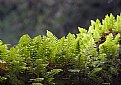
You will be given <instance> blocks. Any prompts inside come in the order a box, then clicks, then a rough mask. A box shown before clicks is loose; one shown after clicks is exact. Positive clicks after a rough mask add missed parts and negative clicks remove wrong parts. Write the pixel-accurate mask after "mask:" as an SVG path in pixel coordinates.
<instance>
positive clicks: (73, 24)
mask: <svg viewBox="0 0 121 85" xmlns="http://www.w3.org/2000/svg"><path fill="white" fill-rule="evenodd" d="M120 12H121V0H0V39H1V40H2V41H3V42H4V43H9V44H12V45H13V44H15V43H17V42H18V40H19V38H20V37H21V36H22V35H23V34H29V35H30V36H31V37H32V38H33V37H35V36H37V35H43V34H45V33H46V30H50V31H51V32H52V33H53V34H54V35H56V36H57V37H58V38H60V37H62V36H65V35H67V34H68V33H69V32H71V33H77V32H78V29H77V27H83V28H85V29H88V27H89V25H90V20H96V19H97V18H98V19H100V20H101V19H103V18H104V16H105V15H106V14H110V13H113V15H115V16H116V15H117V14H118V15H119V14H120Z"/></svg>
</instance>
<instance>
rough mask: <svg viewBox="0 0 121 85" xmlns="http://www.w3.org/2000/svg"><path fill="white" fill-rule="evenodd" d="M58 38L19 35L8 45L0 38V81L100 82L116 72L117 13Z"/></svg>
mask: <svg viewBox="0 0 121 85" xmlns="http://www.w3.org/2000/svg"><path fill="white" fill-rule="evenodd" d="M78 30H79V33H78V34H76V35H75V34H71V33H69V34H68V35H67V36H63V37H62V38H60V39H58V38H57V37H56V36H54V35H53V34H52V33H51V32H50V31H47V35H46V36H45V35H43V36H40V35H39V36H37V37H35V38H33V39H32V38H30V37H29V35H27V34H26V35H23V36H22V37H21V38H20V40H19V42H18V44H17V45H15V46H13V47H11V48H10V49H8V45H7V44H3V43H2V41H0V84H2V85H31V84H32V85H71V84H74V85H81V84H82V85H87V84H90V85H102V83H110V84H112V83H114V76H115V78H116V77H118V73H119V72H120V70H121V69H120V63H121V62H120V58H121V57H120V55H121V53H120V49H121V48H120V46H121V42H120V36H121V15H120V16H119V15H117V17H116V19H115V17H114V16H113V15H112V14H110V16H108V15H106V17H105V19H104V20H102V23H101V22H100V21H99V20H98V19H97V20H96V21H92V20H91V25H90V27H89V30H85V29H84V28H80V27H79V28H78Z"/></svg>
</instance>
